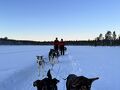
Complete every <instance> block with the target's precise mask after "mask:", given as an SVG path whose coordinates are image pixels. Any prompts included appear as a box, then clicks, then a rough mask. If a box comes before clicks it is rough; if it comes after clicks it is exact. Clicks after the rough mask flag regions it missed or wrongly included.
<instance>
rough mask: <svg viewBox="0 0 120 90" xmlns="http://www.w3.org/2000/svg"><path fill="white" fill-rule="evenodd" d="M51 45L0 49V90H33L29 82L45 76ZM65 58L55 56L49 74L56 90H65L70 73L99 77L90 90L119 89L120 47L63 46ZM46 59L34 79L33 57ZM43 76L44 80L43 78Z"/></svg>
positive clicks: (34, 89) (1, 47)
mask: <svg viewBox="0 0 120 90" xmlns="http://www.w3.org/2000/svg"><path fill="white" fill-rule="evenodd" d="M50 48H53V47H52V46H0V90H36V88H35V87H33V86H32V83H33V81H35V80H37V79H42V78H44V77H45V76H46V73H47V71H48V69H51V68H52V66H51V64H50V63H48V52H49V49H50ZM67 48H68V50H67V52H66V54H65V56H60V57H59V59H58V60H59V62H56V64H55V65H54V67H53V69H52V70H51V73H52V75H53V77H55V78H57V79H59V80H60V83H58V90H66V86H65V83H66V81H65V80H63V78H66V77H67V76H68V75H69V74H70V73H74V74H76V75H84V76H86V77H89V78H91V77H99V78H100V79H99V80H97V81H95V82H93V84H92V88H91V90H120V86H119V84H120V78H119V76H120V71H119V68H120V61H119V60H120V59H119V53H120V47H89V46H67ZM37 55H43V56H44V57H45V58H46V62H47V63H46V64H45V68H44V72H42V71H41V74H40V77H38V70H37V64H36V56H37ZM43 76H44V77H43Z"/></svg>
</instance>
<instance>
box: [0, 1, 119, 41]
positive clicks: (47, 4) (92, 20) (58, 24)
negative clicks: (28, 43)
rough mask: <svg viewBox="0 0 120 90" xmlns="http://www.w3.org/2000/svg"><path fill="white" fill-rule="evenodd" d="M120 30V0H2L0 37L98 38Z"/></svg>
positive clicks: (32, 38) (28, 38) (0, 6)
mask: <svg viewBox="0 0 120 90" xmlns="http://www.w3.org/2000/svg"><path fill="white" fill-rule="evenodd" d="M108 30H111V31H116V33H117V34H120V0H0V37H4V36H8V37H9V38H14V39H27V40H43V41H44V40H53V39H54V38H55V37H58V38H59V39H61V38H63V39H64V40H76V39H77V40H84V39H85V40H88V39H94V38H95V37H96V36H98V35H99V34H100V33H103V34H105V33H106V31H108Z"/></svg>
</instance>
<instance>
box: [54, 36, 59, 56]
mask: <svg viewBox="0 0 120 90" xmlns="http://www.w3.org/2000/svg"><path fill="white" fill-rule="evenodd" d="M58 49H59V40H58V38H56V39H55V40H54V50H55V51H56V52H57V54H58Z"/></svg>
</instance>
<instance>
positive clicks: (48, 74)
mask: <svg viewBox="0 0 120 90" xmlns="http://www.w3.org/2000/svg"><path fill="white" fill-rule="evenodd" d="M47 76H48V78H49V79H52V75H51V73H50V69H49V70H48V72H47Z"/></svg>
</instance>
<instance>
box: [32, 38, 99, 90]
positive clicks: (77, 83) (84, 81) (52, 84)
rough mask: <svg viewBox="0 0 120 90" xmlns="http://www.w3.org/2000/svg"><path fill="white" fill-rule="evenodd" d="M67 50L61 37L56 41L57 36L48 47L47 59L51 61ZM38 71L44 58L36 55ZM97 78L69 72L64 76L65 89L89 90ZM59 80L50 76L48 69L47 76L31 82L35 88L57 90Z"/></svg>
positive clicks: (43, 62)
mask: <svg viewBox="0 0 120 90" xmlns="http://www.w3.org/2000/svg"><path fill="white" fill-rule="evenodd" d="M66 50H67V48H66V47H64V42H63V39H61V41H60V42H59V41H58V38H56V39H55V41H54V49H50V51H49V54H48V57H49V61H50V62H53V61H54V59H55V58H56V59H58V57H59V56H60V55H64V52H65V51H66ZM37 64H38V72H39V75H40V67H42V69H43V68H44V64H45V60H44V58H43V56H37ZM97 79H99V77H96V78H87V77H84V76H77V75H75V74H70V75H68V77H67V78H66V90H91V85H92V83H93V81H95V80H97ZM59 82H60V81H59V80H58V79H56V78H52V75H51V73H50V70H48V72H47V77H46V78H44V79H42V80H36V81H34V82H33V86H34V87H37V90H58V89H57V83H59Z"/></svg>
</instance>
